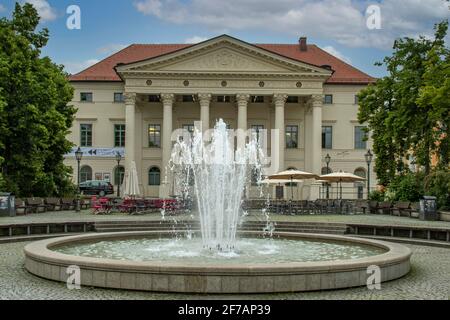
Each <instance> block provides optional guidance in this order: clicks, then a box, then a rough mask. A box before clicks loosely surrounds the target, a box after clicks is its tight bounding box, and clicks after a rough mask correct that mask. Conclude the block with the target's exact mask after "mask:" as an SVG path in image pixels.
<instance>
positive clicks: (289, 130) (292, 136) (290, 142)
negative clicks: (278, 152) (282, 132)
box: [286, 126, 298, 149]
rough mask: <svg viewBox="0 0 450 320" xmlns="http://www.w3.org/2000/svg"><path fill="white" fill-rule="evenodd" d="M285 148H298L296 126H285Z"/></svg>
mask: <svg viewBox="0 0 450 320" xmlns="http://www.w3.org/2000/svg"><path fill="white" fill-rule="evenodd" d="M286 148H287V149H297V148H298V126H287V127H286Z"/></svg>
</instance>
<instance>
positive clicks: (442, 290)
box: [0, 211, 450, 300]
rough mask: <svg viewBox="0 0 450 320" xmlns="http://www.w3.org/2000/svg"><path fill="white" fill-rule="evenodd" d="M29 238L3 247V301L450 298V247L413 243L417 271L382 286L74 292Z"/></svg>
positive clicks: (42, 218) (357, 219) (336, 218)
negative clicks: (31, 260)
mask: <svg viewBox="0 0 450 320" xmlns="http://www.w3.org/2000/svg"><path fill="white" fill-rule="evenodd" d="M160 219H161V215H160V214H158V213H155V214H151V215H138V216H129V215H123V214H114V215H107V216H93V215H92V214H90V212H89V211H83V212H81V213H75V212H56V213H45V214H33V215H28V216H20V217H11V218H9V217H3V218H0V224H3V225H5V224H22V223H39V222H59V221H61V222H62V221H92V222H94V221H112V220H136V221H139V220H142V221H144V220H160ZM167 219H175V220H186V219H194V215H182V216H176V217H167ZM246 219H250V220H263V219H265V218H264V216H263V215H261V214H256V213H253V214H251V215H250V216H248V217H246ZM271 221H295V222H333V223H364V224H379V225H405V226H427V227H447V228H450V222H442V221H439V222H425V221H420V220H418V219H410V218H402V217H392V216H382V215H353V216H352V215H333V216H325V215H324V216H271ZM27 244H28V242H23V243H11V244H1V245H0V299H149V300H152V299H194V300H195V299H243V298H244V299H339V300H346V299H349V300H351V299H364V300H365V299H368V300H372V299H444V300H447V299H449V298H450V272H449V270H450V249H446V248H436V247H428V246H427V247H425V246H418V245H407V246H408V247H409V248H411V249H412V251H413V257H412V260H411V262H412V270H411V273H410V274H408V275H407V276H406V277H404V278H402V279H399V280H395V281H392V282H388V283H384V284H382V290H380V291H377V290H374V291H369V290H368V289H367V288H353V289H345V290H337V291H325V292H310V293H292V294H263V295H245V296H237V295H226V296H223V295H222V296H215V295H207V296H206V295H184V294H183V295H182V294H165V293H148V292H133V291H124V290H107V289H98V288H89V287H83V288H82V289H81V290H68V289H67V288H66V287H65V285H64V284H61V283H57V282H52V281H48V280H44V279H40V278H38V277H36V276H33V275H31V274H29V273H28V272H27V271H26V270H25V268H24V255H23V248H24V247H25V245H27Z"/></svg>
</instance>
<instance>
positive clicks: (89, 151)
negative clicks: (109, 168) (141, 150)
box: [64, 147, 125, 158]
mask: <svg viewBox="0 0 450 320" xmlns="http://www.w3.org/2000/svg"><path fill="white" fill-rule="evenodd" d="M77 150H78V148H77V147H75V148H73V149H72V151H71V152H70V153H68V154H66V155H65V156H64V157H65V158H75V152H76V151H77ZM81 151H83V157H89V158H115V157H116V154H117V152H119V153H120V155H121V156H122V158H125V148H81Z"/></svg>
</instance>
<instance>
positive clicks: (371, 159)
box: [365, 150, 373, 165]
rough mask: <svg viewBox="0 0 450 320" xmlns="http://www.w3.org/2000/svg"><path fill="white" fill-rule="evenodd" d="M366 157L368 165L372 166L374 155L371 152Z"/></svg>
mask: <svg viewBox="0 0 450 320" xmlns="http://www.w3.org/2000/svg"><path fill="white" fill-rule="evenodd" d="M365 157H366V162H367V164H368V165H370V164H371V163H372V161H373V153H372V151H370V150H369V151H368V152H367V153H366V154H365Z"/></svg>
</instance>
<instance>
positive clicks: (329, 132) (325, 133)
mask: <svg viewBox="0 0 450 320" xmlns="http://www.w3.org/2000/svg"><path fill="white" fill-rule="evenodd" d="M322 149H333V127H322Z"/></svg>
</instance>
